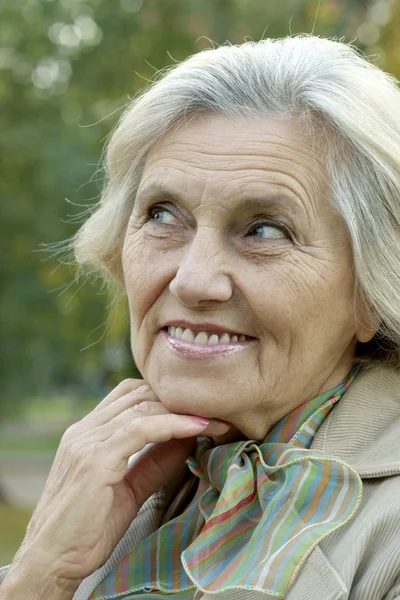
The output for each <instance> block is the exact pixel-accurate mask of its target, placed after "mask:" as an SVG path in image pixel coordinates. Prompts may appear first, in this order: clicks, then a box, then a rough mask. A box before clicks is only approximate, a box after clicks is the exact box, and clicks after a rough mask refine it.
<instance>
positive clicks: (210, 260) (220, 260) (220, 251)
mask: <svg viewBox="0 0 400 600" xmlns="http://www.w3.org/2000/svg"><path fill="white" fill-rule="evenodd" d="M169 289H170V291H171V293H172V294H173V295H174V296H175V297H176V298H177V299H178V300H179V302H181V303H182V304H184V305H185V306H187V307H188V308H199V307H202V308H206V307H208V306H209V305H212V304H213V303H215V302H227V301H228V300H230V298H231V297H232V293H233V282H232V279H231V276H230V274H229V271H228V269H227V260H226V252H225V249H224V247H223V244H222V242H221V241H220V240H219V239H218V236H217V234H216V232H215V230H213V229H211V228H209V229H206V228H204V229H200V228H198V229H197V231H196V234H195V236H194V238H193V239H192V241H191V243H190V246H189V247H187V248H186V253H185V255H184V257H183V260H182V262H181V263H180V265H179V267H178V269H177V272H176V275H175V277H174V279H173V280H172V281H171V283H170V284H169Z"/></svg>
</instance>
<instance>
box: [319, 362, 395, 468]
mask: <svg viewBox="0 0 400 600" xmlns="http://www.w3.org/2000/svg"><path fill="white" fill-rule="evenodd" d="M399 432H400V369H390V368H388V367H385V366H382V365H371V366H368V367H363V369H362V370H361V372H360V374H359V375H358V376H357V377H356V379H355V380H354V381H353V383H352V384H351V386H350V387H349V389H348V390H347V391H346V392H345V393H344V394H343V396H342V398H341V399H340V402H338V404H337V405H336V406H335V407H334V408H333V410H332V411H331V413H330V414H329V416H328V417H327V418H326V419H325V421H324V423H323V424H322V426H321V428H320V429H319V431H318V432H317V434H316V436H315V438H314V441H313V444H312V449H314V450H319V451H321V452H325V453H326V454H330V455H334V456H336V457H338V458H340V459H342V460H344V461H345V462H347V463H348V464H349V465H350V466H352V467H353V468H354V469H355V470H356V471H357V472H358V473H359V475H360V476H361V477H362V478H374V477H387V476H390V475H399V474H400V433H399Z"/></svg>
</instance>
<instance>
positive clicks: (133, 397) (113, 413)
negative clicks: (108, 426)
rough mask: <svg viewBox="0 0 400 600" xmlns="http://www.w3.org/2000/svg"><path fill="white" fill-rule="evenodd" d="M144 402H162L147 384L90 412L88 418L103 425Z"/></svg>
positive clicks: (95, 423)
mask: <svg viewBox="0 0 400 600" xmlns="http://www.w3.org/2000/svg"><path fill="white" fill-rule="evenodd" d="M142 402H146V403H150V402H152V403H157V404H161V402H160V401H159V399H158V398H157V396H156V395H155V393H154V392H153V390H152V389H151V388H150V386H149V385H145V386H141V387H139V388H137V389H136V390H132V391H130V392H128V393H127V394H125V395H124V396H121V397H120V398H116V399H115V400H114V401H113V402H111V403H110V404H108V405H106V406H105V407H104V408H102V409H100V410H97V411H96V412H92V413H89V414H88V415H87V420H90V422H91V423H92V424H93V425H94V426H98V425H102V424H104V423H108V422H109V421H111V420H112V419H114V418H115V417H117V416H118V415H121V414H122V413H123V412H124V411H125V410H127V409H128V408H130V407H133V406H136V405H139V404H140V403H142ZM85 418H86V417H85Z"/></svg>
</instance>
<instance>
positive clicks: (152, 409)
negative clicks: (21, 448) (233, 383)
mask: <svg viewBox="0 0 400 600" xmlns="http://www.w3.org/2000/svg"><path fill="white" fill-rule="evenodd" d="M143 383H144V382H143V381H142V380H135V379H128V380H126V381H123V382H122V383H120V384H119V385H118V386H117V387H116V388H115V389H114V390H113V391H112V392H111V393H110V394H109V395H108V396H107V397H106V398H105V399H104V400H103V401H102V402H101V403H100V404H99V405H98V406H96V408H95V409H94V410H93V411H92V412H91V413H89V414H88V415H87V416H86V417H84V418H83V419H82V420H81V421H79V422H77V423H74V424H73V425H71V426H70V427H69V428H68V429H67V430H66V432H65V433H64V435H63V437H62V439H61V442H60V445H59V448H58V450H57V454H56V456H55V459H54V462H53V465H52V468H51V471H50V474H49V476H48V479H47V482H46V485H45V488H44V491H43V494H42V496H41V498H40V500H39V503H38V505H37V507H36V509H35V512H34V513H33V516H32V519H31V521H30V523H29V525H28V528H27V533H26V536H25V539H24V541H23V544H22V546H21V548H20V549H19V551H18V553H17V555H16V556H15V559H14V562H13V567H14V566H15V568H18V565H23V564H26V561H29V560H30V557H35V562H36V563H38V561H40V565H41V568H40V570H41V571H42V573H47V572H48V573H49V575H51V577H52V578H54V580H60V581H63V582H71V588H73V589H77V588H78V587H79V584H80V582H81V581H82V580H83V579H84V578H85V577H87V576H89V575H90V574H91V573H93V572H94V571H95V570H96V569H98V568H99V567H100V566H102V565H103V564H104V563H105V562H106V561H107V559H108V558H109V556H110V555H111V553H112V551H113V550H114V548H115V546H116V545H117V543H118V542H119V540H120V539H121V538H122V537H123V535H124V534H125V532H126V530H127V529H128V527H129V525H130V523H131V521H132V519H133V518H134V517H135V516H136V514H137V512H138V510H139V508H140V506H141V505H142V504H143V502H144V501H145V500H147V498H149V497H150V496H151V494H153V493H154V492H155V491H156V490H157V489H159V488H160V487H161V486H162V485H163V484H164V483H166V482H167V481H168V480H169V479H170V478H171V477H172V476H173V474H174V473H176V472H177V470H179V468H182V467H183V465H184V462H185V460H186V459H187V457H188V456H189V455H190V453H191V452H192V450H193V448H194V445H195V436H197V435H200V434H205V435H218V434H223V433H225V432H226V431H228V429H229V424H227V423H224V422H222V421H218V420H215V421H214V420H213V421H211V422H210V424H209V425H208V426H207V424H205V425H202V424H201V423H200V422H197V423H196V422H195V421H194V420H193V419H192V418H191V417H189V416H187V415H178V414H173V413H170V412H169V410H168V409H167V408H165V407H164V406H163V404H161V402H160V401H159V400H158V399H157V397H156V396H155V394H154V392H153V391H152V390H151V388H150V386H149V385H143ZM147 444H150V446H148V447H147V448H146V450H145V451H144V452H143V453H142V454H141V455H140V456H139V457H138V460H137V461H135V462H134V464H133V465H132V466H131V468H130V469H129V471H128V459H129V457H130V456H132V455H133V454H135V453H136V452H139V451H140V450H143V449H144V448H145V446H146V445H147Z"/></svg>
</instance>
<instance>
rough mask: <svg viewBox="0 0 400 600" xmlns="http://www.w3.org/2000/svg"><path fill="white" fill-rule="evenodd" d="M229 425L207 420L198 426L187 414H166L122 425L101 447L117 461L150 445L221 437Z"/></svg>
mask: <svg viewBox="0 0 400 600" xmlns="http://www.w3.org/2000/svg"><path fill="white" fill-rule="evenodd" d="M229 427H230V426H229V424H228V423H224V422H222V421H211V422H210V423H209V425H207V426H205V425H202V424H201V423H200V422H198V421H194V420H192V419H191V418H190V416H189V415H177V414H174V413H168V414H164V415H155V416H150V417H149V416H145V417H137V418H135V419H132V420H128V421H127V422H126V423H124V424H123V425H122V426H121V427H120V428H119V429H118V430H117V431H115V433H114V434H113V435H111V437H110V438H108V439H107V440H105V441H104V442H103V444H101V447H102V450H103V451H104V455H105V456H110V460H113V457H114V460H115V452H117V453H118V457H119V458H120V459H127V458H129V457H130V456H132V455H133V454H136V452H139V451H140V450H142V448H144V447H145V446H146V445H147V444H150V443H152V442H154V443H161V442H168V441H169V440H171V439H173V438H174V439H183V438H187V437H192V436H196V435H200V434H201V433H203V432H204V434H205V435H222V434H224V433H226V432H227V431H228V430H229Z"/></svg>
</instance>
